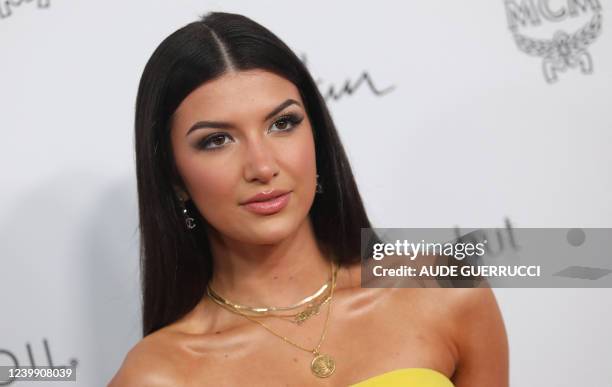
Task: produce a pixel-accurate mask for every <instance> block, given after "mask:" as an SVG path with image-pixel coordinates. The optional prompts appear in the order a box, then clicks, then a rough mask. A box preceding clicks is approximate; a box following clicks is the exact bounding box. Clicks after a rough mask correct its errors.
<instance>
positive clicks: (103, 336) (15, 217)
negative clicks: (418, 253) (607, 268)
mask: <svg viewBox="0 0 612 387" xmlns="http://www.w3.org/2000/svg"><path fill="white" fill-rule="evenodd" d="M209 11H225V12H235V13H241V14H244V15H246V16H248V17H250V18H252V19H254V20H255V21H257V22H259V23H261V24H263V25H264V26H266V27H268V28H269V29H270V30H272V31H273V32H274V33H276V34H277V35H278V36H279V37H280V38H281V39H283V40H284V41H285V42H286V43H287V44H288V45H289V46H290V47H291V48H292V49H293V50H294V51H295V52H296V54H297V55H298V56H299V57H300V58H302V60H303V61H304V62H305V63H306V65H307V67H308V69H309V70H310V72H311V73H312V75H313V77H314V79H315V80H316V81H317V83H318V86H319V88H320V91H321V93H322V94H323V95H324V96H325V98H326V100H327V102H328V105H329V108H330V110H331V113H332V116H333V118H334V120H335V123H336V125H337V128H338V130H339V132H340V136H341V139H342V141H343V143H344V145H345V147H346V150H347V152H348V155H349V158H350V160H351V163H352V167H353V169H354V173H355V176H356V179H357V182H358V184H359V187H360V190H361V193H362V195H363V199H364V201H365V204H366V207H367V210H368V212H369V214H370V216H371V219H372V221H373V227H378V228H408V227H411V228H427V227H430V228H448V229H454V230H462V229H467V228H472V227H493V228H504V229H507V230H510V229H512V228H521V227H522V228H554V227H567V228H602V229H605V228H609V227H612V204H611V202H610V197H611V194H612V173H611V172H612V171H611V167H612V152H611V151H610V149H611V147H612V109H611V106H612V105H611V101H612V1H609V0H506V1H504V0H474V1H471V2H469V4H468V3H465V2H457V1H420V2H399V1H377V2H371V1H364V2H353V1H336V2H324V1H310V2H275V1H256V2H254V1H246V0H244V1H170V0H163V1H162V0H156V1H144V0H138V1H129V2H127V1H125V2H109V1H94V0H85V1H68V0H39V1H35V0H31V1H25V0H2V1H0V74H1V78H0V79H1V81H0V112H1V113H0V125H1V129H0V130H1V133H2V136H1V139H0V165H1V168H2V183H1V186H2V189H1V190H0V301H1V302H0V305H2V309H1V310H0V365H20V366H31V365H35V366H58V365H65V366H70V367H72V368H71V369H74V370H76V383H75V382H56V384H55V385H66V386H73V385H79V386H102V385H106V383H108V381H109V380H110V379H111V377H112V376H113V375H114V373H115V372H116V370H117V369H118V368H119V366H120V364H121V361H122V360H123V358H124V356H125V354H126V353H127V351H128V350H129V349H130V348H131V347H132V346H133V345H134V344H135V343H136V342H137V341H138V340H139V339H140V338H141V327H140V324H141V317H140V299H139V297H140V293H139V286H140V284H139V269H138V243H139V241H138V219H137V213H138V212H137V200H136V178H135V166H134V151H133V139H134V135H133V123H134V113H135V112H134V107H135V98H136V91H137V86H138V82H139V78H140V75H141V73H142V70H143V68H144V65H145V63H146V61H147V60H148V58H149V57H150V55H151V54H152V52H153V50H154V49H155V48H156V47H157V45H158V44H159V43H160V42H161V41H162V40H163V39H164V38H165V37H166V36H167V35H169V34H170V33H171V32H173V31H175V30H176V29H178V28H179V27H182V26H183V25H185V24H187V23H189V22H192V21H194V20H196V19H197V18H198V17H199V16H201V15H204V14H205V13H207V12H209ZM604 243H605V240H604ZM602 254H607V257H608V258H607V259H610V258H609V256H610V252H609V250H608V251H605V250H604V251H602ZM604 258H605V257H604ZM600 274H601V276H600V277H601V278H604V279H605V275H606V274H607V275H612V274H608V273H605V272H604V273H600ZM598 278H599V277H598ZM602 283H604V282H602ZM605 283H609V280H607V282H605ZM587 288H588V289H587ZM494 291H495V293H496V295H497V297H498V301H499V304H500V307H501V309H502V313H503V315H504V319H505V322H506V328H507V331H508V337H509V341H510V372H511V385H512V386H519V387H522V386H526V387H529V386H535V385H538V386H555V387H558V386H568V387H569V386H576V385H588V386H610V385H612V384H611V383H612V368H610V364H612V331H611V330H610V329H609V327H610V326H612V289H610V287H609V286H607V287H606V286H597V284H595V285H593V286H590V287H589V286H581V285H579V286H576V287H575V288H572V285H571V283H570V284H569V285H568V286H567V288H563V289H561V288H557V289H554V288H539V289H535V288H534V289H529V288H527V289H526V288H522V289H518V288H517V289H507V288H506V289H503V288H496V289H494ZM561 370H563V372H561ZM29 383H34V382H23V381H21V382H9V383H4V384H3V383H2V382H0V385H15V386H18V385H27V384H29ZM36 385H38V384H36Z"/></svg>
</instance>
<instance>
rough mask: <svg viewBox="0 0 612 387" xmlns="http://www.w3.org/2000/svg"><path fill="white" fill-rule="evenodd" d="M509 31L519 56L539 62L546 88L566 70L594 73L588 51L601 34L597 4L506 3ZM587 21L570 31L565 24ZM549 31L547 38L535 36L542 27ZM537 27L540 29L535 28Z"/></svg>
mask: <svg viewBox="0 0 612 387" xmlns="http://www.w3.org/2000/svg"><path fill="white" fill-rule="evenodd" d="M505 8H506V16H507V18H508V28H509V29H510V31H511V32H512V34H513V36H514V40H515V42H516V45H517V47H518V48H519V50H521V51H522V52H524V53H526V54H528V55H532V56H536V57H539V58H541V64H540V65H541V68H542V72H543V73H544V79H545V80H546V82H548V83H549V84H552V83H555V82H556V81H558V79H559V73H563V72H565V71H568V70H575V71H580V72H581V73H582V74H591V73H592V72H593V67H594V64H593V57H592V54H591V52H590V51H589V49H590V47H591V45H592V44H593V43H594V42H595V41H596V40H597V38H598V37H599V35H600V34H601V30H602V8H601V4H600V2H599V0H505ZM583 18H586V21H585V22H584V23H582V24H580V25H579V27H578V28H576V27H574V28H572V29H569V27H568V26H567V25H568V24H572V23H575V21H578V20H580V19H583ZM547 26H548V27H551V28H552V31H553V32H552V33H550V34H547V36H534V34H535V32H536V31H537V30H538V29H540V30H541V29H542V27H547ZM538 27H539V28H538Z"/></svg>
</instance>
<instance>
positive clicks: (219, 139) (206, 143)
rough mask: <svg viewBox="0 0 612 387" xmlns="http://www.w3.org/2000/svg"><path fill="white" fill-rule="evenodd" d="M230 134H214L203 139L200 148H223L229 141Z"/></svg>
mask: <svg viewBox="0 0 612 387" xmlns="http://www.w3.org/2000/svg"><path fill="white" fill-rule="evenodd" d="M228 138H229V137H228V135H227V134H225V133H219V134H213V135H211V136H209V137H207V138H205V139H204V140H202V141H201V142H200V144H199V148H201V149H204V150H215V149H219V148H222V147H223V146H224V145H225V144H226V143H227V142H228V141H225V140H226V139H228Z"/></svg>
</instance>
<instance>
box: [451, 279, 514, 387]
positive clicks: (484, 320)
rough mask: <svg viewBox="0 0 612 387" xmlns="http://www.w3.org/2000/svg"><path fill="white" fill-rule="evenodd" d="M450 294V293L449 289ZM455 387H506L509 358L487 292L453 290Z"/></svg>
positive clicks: (501, 326)
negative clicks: (455, 353) (456, 354)
mask: <svg viewBox="0 0 612 387" xmlns="http://www.w3.org/2000/svg"><path fill="white" fill-rule="evenodd" d="M449 290H451V289H449ZM451 291H452V292H453V296H452V299H453V305H454V307H455V311H456V312H457V318H456V319H455V322H456V324H455V329H454V337H455V345H456V348H457V352H458V361H457V365H456V369H455V374H454V375H453V378H452V381H453V383H454V384H455V386H456V387H481V386H482V387H508V385H509V354H508V338H507V334H506V329H505V326H504V321H503V319H502V316H501V312H500V310H499V306H498V304H497V301H496V299H495V295H494V293H493V291H492V290H491V289H490V288H470V289H452V290H451Z"/></svg>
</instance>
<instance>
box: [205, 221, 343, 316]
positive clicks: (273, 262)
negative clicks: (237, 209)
mask: <svg viewBox="0 0 612 387" xmlns="http://www.w3.org/2000/svg"><path fill="white" fill-rule="evenodd" d="M210 240H211V251H212V255H213V264H214V271H213V276H212V279H211V282H210V286H211V287H212V288H213V289H214V291H215V292H216V293H217V294H219V295H221V296H222V297H224V298H226V299H228V300H230V301H232V302H235V303H238V304H243V305H251V306H262V305H268V306H286V305H292V304H295V303H296V302H298V301H300V300H302V299H303V298H305V297H307V296H309V295H311V294H312V293H314V292H316V291H317V290H318V289H319V288H320V287H321V286H322V285H323V284H324V283H325V282H326V281H327V280H328V279H329V278H330V275H331V269H330V267H331V266H330V263H329V260H328V258H326V257H325V255H324V253H323V251H322V249H321V246H319V244H318V243H317V240H316V238H315V236H314V232H313V230H312V224H311V222H310V218H308V217H307V218H306V219H305V221H304V222H302V224H301V225H300V227H298V230H297V231H296V232H295V233H294V234H292V235H290V236H289V237H287V238H285V239H283V240H282V241H279V243H277V244H267V245H253V244H251V243H243V242H240V241H236V240H228V239H227V238H222V237H220V236H218V235H216V236H213V235H211V238H210Z"/></svg>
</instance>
